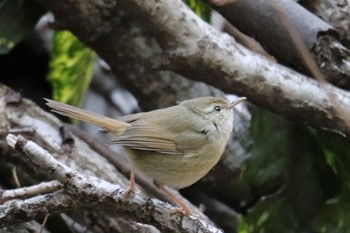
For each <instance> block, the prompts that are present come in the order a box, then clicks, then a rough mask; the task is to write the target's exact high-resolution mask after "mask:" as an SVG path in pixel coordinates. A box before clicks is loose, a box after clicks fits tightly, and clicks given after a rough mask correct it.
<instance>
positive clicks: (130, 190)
mask: <svg viewBox="0 0 350 233" xmlns="http://www.w3.org/2000/svg"><path fill="white" fill-rule="evenodd" d="M135 189H136V182H135V168H134V167H133V168H132V169H131V172H130V183H129V188H128V189H127V190H126V192H125V193H124V197H128V196H129V194H130V193H133V192H134V191H135Z"/></svg>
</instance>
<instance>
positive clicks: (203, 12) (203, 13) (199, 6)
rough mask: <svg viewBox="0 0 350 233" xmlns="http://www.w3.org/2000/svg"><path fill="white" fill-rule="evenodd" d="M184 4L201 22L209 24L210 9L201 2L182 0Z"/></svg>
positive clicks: (197, 0)
mask: <svg viewBox="0 0 350 233" xmlns="http://www.w3.org/2000/svg"><path fill="white" fill-rule="evenodd" d="M184 2H185V3H186V4H187V5H188V6H189V7H190V8H191V9H192V10H193V11H194V12H195V13H196V14H197V15H198V16H199V17H201V18H202V19H203V20H205V21H207V22H210V14H211V9H210V8H209V7H208V6H207V5H206V4H205V3H204V2H203V1H202V0H184Z"/></svg>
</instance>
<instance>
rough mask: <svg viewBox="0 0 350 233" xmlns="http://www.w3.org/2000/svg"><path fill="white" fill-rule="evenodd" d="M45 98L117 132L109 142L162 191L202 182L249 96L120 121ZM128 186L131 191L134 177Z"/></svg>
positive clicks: (194, 102) (193, 102)
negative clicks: (236, 112)
mask: <svg viewBox="0 0 350 233" xmlns="http://www.w3.org/2000/svg"><path fill="white" fill-rule="evenodd" d="M46 100H47V105H48V106H49V107H50V108H52V111H53V112H56V113H58V114H61V115H64V116H68V117H71V118H75V119H79V120H82V121H85V122H88V123H91V124H94V125H96V126H99V127H101V128H103V129H105V130H107V131H108V132H110V133H111V134H113V135H114V136H115V140H113V141H112V142H111V143H112V144H118V145H121V146H123V147H124V148H125V149H126V151H127V153H128V155H129V157H130V158H131V160H132V162H133V164H134V166H135V167H136V168H137V169H138V170H140V171H141V172H142V173H144V174H145V175H147V176H149V177H150V178H152V179H153V180H154V183H155V184H156V185H157V186H158V187H160V188H162V187H163V186H164V185H166V186H170V187H173V188H176V189H180V188H184V187H187V186H190V185H192V184H193V183H195V182H196V181H198V180H199V179H201V178H202V177H203V176H205V175H206V174H207V173H208V172H209V170H210V169H211V168H212V167H213V166H214V165H215V164H216V163H217V162H218V161H219V159H220V157H221V155H222V153H223V151H224V149H225V146H226V144H227V142H228V140H229V138H230V135H231V132H232V127H233V110H232V109H233V107H234V106H236V105H237V104H239V103H240V102H242V101H244V100H246V98H245V97H242V98H238V99H236V100H235V101H234V102H232V103H230V102H229V101H227V100H225V99H222V98H217V97H201V98H196V99H190V100H186V101H183V102H181V103H180V104H178V105H176V106H172V107H168V108H163V109H158V110H154V111H150V112H143V113H136V114H131V115H127V116H124V117H121V118H119V119H117V120H116V119H111V118H108V117H105V116H102V115H98V114H96V113H93V112H89V111H87V110H83V109H80V108H77V107H73V106H70V105H67V104H63V103H60V102H57V101H54V100H49V99H46ZM130 184H131V186H132V187H130V189H133V188H134V180H133V174H132V178H131V182H130ZM163 190H165V189H163ZM165 191H166V190H165ZM166 192H167V191H166ZM167 193H168V194H169V195H170V193H169V192H167ZM171 197H172V198H173V199H174V200H175V202H177V203H178V204H179V205H181V206H182V207H183V211H184V212H186V213H190V211H189V208H188V207H187V206H186V205H185V204H184V203H182V202H181V201H180V200H178V199H176V198H175V197H174V196H171Z"/></svg>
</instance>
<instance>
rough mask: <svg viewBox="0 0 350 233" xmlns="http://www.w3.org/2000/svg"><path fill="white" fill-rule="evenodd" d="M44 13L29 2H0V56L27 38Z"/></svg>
mask: <svg viewBox="0 0 350 233" xmlns="http://www.w3.org/2000/svg"><path fill="white" fill-rule="evenodd" d="M44 13H45V11H44V10H43V9H42V8H41V7H40V6H39V4H37V3H36V2H34V1H30V0H0V54H5V53H8V52H9V51H10V50H11V49H12V48H13V47H14V46H15V45H16V44H17V43H18V42H20V41H21V40H22V39H23V38H24V37H25V36H27V35H28V34H29V33H30V32H31V31H32V30H33V28H34V26H35V24H36V23H37V22H38V20H39V18H40V17H41V16H42V15H43V14H44Z"/></svg>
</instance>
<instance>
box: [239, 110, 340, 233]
mask: <svg viewBox="0 0 350 233" xmlns="http://www.w3.org/2000/svg"><path fill="white" fill-rule="evenodd" d="M251 129H252V137H253V139H254V146H253V150H252V155H251V157H250V158H249V159H248V160H247V161H246V162H245V167H244V169H242V172H241V179H240V180H239V184H238V185H237V187H238V189H239V190H238V191H237V192H240V193H241V194H240V195H241V197H242V201H243V202H247V203H249V202H250V201H252V200H258V202H257V204H255V205H253V207H251V208H250V209H249V212H248V214H247V215H246V216H245V217H244V221H242V222H243V223H244V224H245V225H248V226H249V232H314V231H320V230H321V229H320V225H314V224H315V222H316V220H317V219H318V218H319V217H318V216H319V215H320V211H321V212H322V210H323V208H324V206H327V205H328V204H327V203H328V202H329V201H330V200H333V199H334V198H335V197H337V195H338V194H339V190H340V186H341V182H340V180H339V176H337V174H336V173H335V172H334V169H332V167H331V166H330V164H328V162H327V159H326V156H325V153H324V152H323V148H322V147H320V145H319V143H318V141H317V140H316V139H315V137H314V135H313V134H312V133H311V132H310V131H309V129H308V128H307V127H305V126H303V125H298V124H295V123H292V122H288V121H287V120H285V119H283V118H281V117H279V116H277V115H275V114H272V113H270V112H267V111H265V110H263V109H255V110H254V111H253V118H252V125H251ZM324 214H327V213H324ZM244 229H247V227H246V226H245V227H244ZM244 229H242V232H244Z"/></svg>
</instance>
